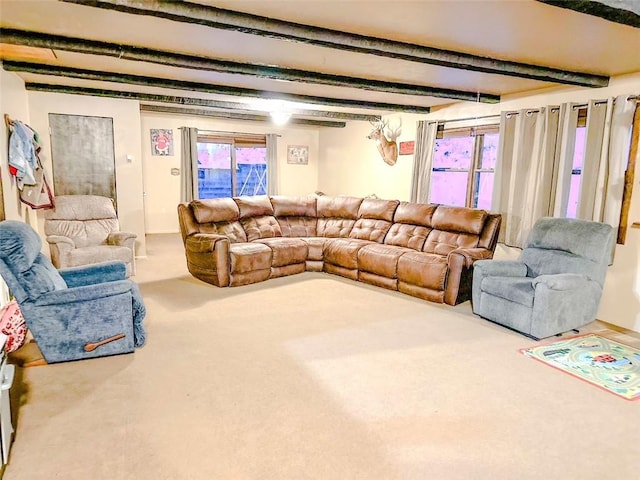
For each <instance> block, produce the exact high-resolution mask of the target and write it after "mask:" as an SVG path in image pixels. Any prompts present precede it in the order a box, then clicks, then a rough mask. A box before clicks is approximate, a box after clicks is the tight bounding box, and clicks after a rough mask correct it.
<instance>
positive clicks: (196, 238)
mask: <svg viewBox="0 0 640 480" xmlns="http://www.w3.org/2000/svg"><path fill="white" fill-rule="evenodd" d="M219 242H229V239H228V238H227V237H225V236H224V235H217V234H213V233H196V234H193V235H189V236H188V237H187V239H186V240H185V242H184V244H185V247H186V249H187V250H189V251H190V252H194V253H207V252H213V251H214V250H215V249H216V246H217V244H218V243H219Z"/></svg>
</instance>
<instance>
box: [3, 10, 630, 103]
mask: <svg viewBox="0 0 640 480" xmlns="http://www.w3.org/2000/svg"><path fill="white" fill-rule="evenodd" d="M79 3H80V4H78V3H74V2H63V1H54V0H41V1H33V0H32V1H29V0H26V1H25V0H23V1H11V0H1V1H0V23H1V26H2V28H3V33H6V32H7V30H6V29H16V30H20V31H28V32H36V33H37V34H48V35H58V36H64V37H73V38H74V39H75V44H78V43H82V42H81V41H80V40H81V39H84V40H92V41H102V42H108V43H110V44H117V45H124V46H128V47H145V48H148V49H153V50H156V51H160V53H161V54H162V52H171V53H178V54H183V55H190V56H195V57H198V58H204V59H218V60H225V61H231V62H239V63H240V64H242V65H246V64H253V65H257V66H275V67H279V68H281V69H298V70H303V71H307V72H315V73H326V74H331V75H334V76H335V75H339V76H346V77H352V78H354V79H359V80H360V82H359V84H360V86H359V87H355V86H335V85H328V84H321V83H315V82H310V81H308V80H309V79H308V76H307V75H305V74H304V72H303V73H302V75H301V78H300V79H299V80H297V81H289V80H282V79H276V78H264V77H261V76H257V75H255V74H237V73H224V72H220V71H211V70H204V69H195V68H184V67H177V66H170V65H166V64H159V63H152V62H148V61H140V60H127V59H125V58H118V56H117V54H118V52H117V50H116V51H115V54H114V53H113V52H112V53H111V54H110V55H98V54H95V53H82V52H78V51H69V50H77V48H76V47H73V48H69V50H67V49H64V48H61V47H60V46H59V45H57V46H54V48H53V51H54V53H55V58H48V59H47V58H43V59H37V60H33V59H27V58H26V57H25V56H24V53H16V52H13V51H12V49H11V48H9V49H8V50H7V49H6V48H3V53H2V55H3V59H4V60H5V65H4V67H5V69H7V70H12V71H16V73H18V75H20V76H21V77H22V78H23V79H24V80H25V82H27V88H29V85H30V84H33V83H37V84H47V85H62V86H70V87H88V88H101V89H104V90H108V91H120V92H138V93H155V94H162V95H173V96H180V97H190V98H202V99H209V100H225V101H232V102H244V103H249V104H250V105H254V103H255V102H254V101H255V100H256V99H257V98H258V97H262V98H272V97H276V96H279V95H278V94H285V95H306V96H313V97H319V98H320V99H327V98H328V99H333V100H344V99H346V100H351V101H354V102H355V104H354V105H350V106H343V107H339V106H337V105H335V104H334V105H327V104H323V102H321V101H319V100H318V98H316V99H309V101H301V100H299V101H298V102H296V105H294V106H293V107H292V108H298V109H299V108H309V109H316V110H322V111H343V112H346V111H349V112H355V113H366V114H373V115H382V114H387V113H389V112H390V110H389V109H387V108H369V107H367V108H361V107H360V106H358V102H377V103H385V104H393V105H399V107H397V108H396V109H398V110H399V109H401V108H402V107H403V106H404V107H411V106H414V107H431V106H438V105H443V104H448V103H452V102H454V101H458V99H456V98H455V96H454V97H451V96H450V95H448V94H447V95H445V96H442V95H438V96H432V95H428V96H425V95H416V94H412V92H415V90H416V89H418V88H420V87H431V88H436V89H449V90H457V91H461V92H463V93H465V94H469V95H471V96H472V98H476V99H477V95H478V93H480V94H487V95H494V96H502V95H508V94H513V93H517V92H521V91H527V90H534V89H539V88H545V87H553V86H562V83H560V82H559V81H557V80H551V81H549V80H538V79H531V78H523V77H520V76H517V75H505V74H503V73H483V72H480V71H471V70H468V69H465V68H451V67H443V66H438V65H432V64H426V63H420V62H417V61H410V60H407V59H398V58H390V57H388V56H379V55H375V54H372V53H361V52H355V51H346V50H344V49H337V48H329V47H327V46H319V45H312V44H309V43H302V42H299V41H293V40H287V39H281V38H270V37H265V36H260V35H255V34H250V33H241V32H239V31H233V30H226V29H220V28H213V27H211V26H207V25H198V24H194V23H187V22H185V21H177V20H171V19H167V18H159V17H156V16H153V15H149V13H153V12H154V11H161V10H163V9H166V8H167V7H166V5H164V6H163V4H161V3H159V2H154V1H150V0H149V1H134V0H107V1H93V2H84V3H93V4H103V5H105V6H107V7H109V6H113V5H112V4H119V5H120V6H126V7H140V8H142V9H148V10H151V12H146V13H147V14H133V13H126V12H122V11H116V10H113V9H108V8H97V7H94V6H88V5H83V4H82V3H83V2H79ZM622 3H624V2H622ZM184 6H186V7H189V6H191V7H195V8H192V9H190V10H189V9H187V10H184V8H183V10H182V12H183V13H184V12H185V11H187V12H188V13H189V15H192V16H196V17H198V16H200V17H199V18H205V17H202V15H205V16H207V15H209V16H208V17H206V18H209V19H211V18H217V17H215V12H213V13H212V12H211V11H207V10H206V8H205V9H203V8H198V7H217V8H222V9H227V10H233V11H236V12H246V13H249V14H253V15H259V16H262V17H269V18H272V19H279V20H286V21H288V22H295V23H297V24H303V25H310V26H316V27H322V28H325V29H332V30H337V31H338V32H347V33H353V34H359V35H367V36H370V37H376V38H378V39H385V40H394V41H399V42H405V43H409V44H413V45H415V46H423V47H433V48H437V49H444V50H448V51H453V52H458V53H460V54H472V55H476V56H479V57H484V58H483V59H481V60H496V62H493V63H495V64H496V65H497V68H502V65H501V62H504V61H507V62H518V63H524V64H530V65H533V66H538V67H550V68H553V69H560V70H565V71H568V72H569V73H570V72H580V73H584V74H595V75H601V76H606V77H610V76H617V75H622V74H627V73H632V72H639V71H640V53H639V52H640V28H636V27H634V26H630V25H625V24H621V23H616V22H614V21H609V20H606V19H603V18H600V17H598V16H593V15H587V14H584V13H579V12H576V11H573V10H569V9H565V8H559V7H556V6H552V5H548V4H545V3H542V2H538V1H534V0H510V1H439V0H431V1H426V0H423V1H389V0H386V1H377V0H362V1H360V0H351V1H348V0H342V1H338V0H324V1H316V0H298V1H273V0H255V1H250V0H245V1H238V0H218V1H208V0H201V1H199V2H194V3H192V4H188V3H187V4H182V6H181V7H184ZM203 12H204V13H203ZM626 13H629V12H626ZM211 15H213V16H211ZM636 16H637V15H636ZM252 21H254V22H258V24H260V25H261V24H262V23H260V22H259V21H258V20H256V19H252ZM254 24H255V23H254ZM264 25H265V28H271V27H270V25H269V22H266V23H264ZM308 36H309V38H311V37H313V33H312V32H311V31H309V34H308ZM9 37H10V35H3V38H4V39H0V42H6V43H20V42H23V44H25V42H26V44H28V45H34V44H33V43H29V42H28V41H22V40H21V41H16V40H15V39H14V40H10V39H9V40H8V38H9ZM79 39H80V40H79ZM42 43H43V40H40V43H36V45H38V46H45V47H46V46H51V45H48V44H47V43H46V37H45V40H44V44H42ZM72 43H73V42H72ZM347 43H350V42H347ZM45 52H46V51H45ZM114 55H116V56H114ZM448 58H454V59H455V55H454V54H452V53H449V55H448ZM16 62H18V63H16ZM25 62H27V63H28V64H29V65H27V66H25ZM33 64H35V66H34V65H33ZM43 66H45V67H46V68H47V69H46V70H42V67H43ZM49 66H55V67H65V68H68V67H70V68H73V69H80V70H82V71H85V70H89V71H91V72H88V73H90V74H91V75H90V76H91V77H93V78H92V79H88V78H79V76H82V77H87V75H88V73H87V72H82V74H79V73H78V72H77V71H76V72H73V71H72V72H69V71H65V70H64V69H56V70H55V71H52V70H51V69H50V68H49ZM29 70H31V72H30V71H29ZM520 70H521V69H520ZM34 71H38V72H40V73H34ZM298 73H300V72H298ZM105 74H118V75H117V76H116V77H113V76H112V77H111V78H105V77H104V75H105ZM123 75H125V77H126V78H125V77H123ZM127 75H128V76H127ZM309 75H311V74H309ZM132 76H145V77H149V78H150V79H147V80H145V81H144V82H140V81H139V80H138V79H136V78H135V77H132ZM154 79H157V80H154ZM114 80H115V81H114ZM158 80H160V81H162V80H165V81H166V80H173V81H178V83H175V84H171V85H168V84H167V83H166V82H165V83H162V82H160V83H159V82H158ZM128 81H129V82H130V81H133V82H134V83H133V84H132V83H127V82H128ZM349 81H351V80H349ZM371 81H384V82H391V83H394V84H405V88H404V90H402V93H398V90H397V89H395V90H394V91H380V90H379V89H377V90H372V89H371V88H372V87H371V85H369V84H368V83H367V82H371ZM184 82H197V83H198V84H200V85H188V84H185V83H184ZM406 84H409V87H408V88H406ZM217 86H223V87H238V88H242V89H247V90H248V91H245V92H240V93H243V95H242V96H238V95H236V94H231V95H228V94H227V95H223V94H219V93H210V92H211V91H216V90H215V89H216V87H217ZM411 86H415V87H411ZM258 92H262V93H258ZM265 92H266V93H265ZM244 94H248V96H246V95H244ZM280 96H281V95H280ZM148 103H152V102H148ZM155 103H157V102H155ZM329 103H331V102H329ZM334 103H335V102H334ZM174 106H175V105H174ZM227 107H229V105H227ZM249 108H255V107H254V106H250V107H249ZM258 108H262V107H258ZM391 110H393V109H391Z"/></svg>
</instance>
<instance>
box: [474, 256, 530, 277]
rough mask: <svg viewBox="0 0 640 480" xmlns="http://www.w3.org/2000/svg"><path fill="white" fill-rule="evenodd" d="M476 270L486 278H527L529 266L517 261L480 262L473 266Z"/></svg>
mask: <svg viewBox="0 0 640 480" xmlns="http://www.w3.org/2000/svg"><path fill="white" fill-rule="evenodd" d="M473 268H474V270H477V271H479V273H480V274H481V275H482V276H484V277H487V276H499V277H526V276H527V266H526V265H525V264H524V263H522V262H519V261H517V260H478V261H477V262H475V263H474V264H473Z"/></svg>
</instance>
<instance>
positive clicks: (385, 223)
mask: <svg viewBox="0 0 640 480" xmlns="http://www.w3.org/2000/svg"><path fill="white" fill-rule="evenodd" d="M399 203H400V202H399V201H398V200H380V199H377V198H365V199H364V200H362V203H361V204H360V208H359V209H358V219H357V220H356V223H355V224H354V225H353V228H352V229H351V232H350V233H349V238H357V239H359V240H370V241H372V242H378V243H382V241H383V240H384V237H385V235H386V234H387V232H388V231H389V228H390V227H391V222H392V220H393V214H394V213H395V211H396V208H397V207H398V204H399Z"/></svg>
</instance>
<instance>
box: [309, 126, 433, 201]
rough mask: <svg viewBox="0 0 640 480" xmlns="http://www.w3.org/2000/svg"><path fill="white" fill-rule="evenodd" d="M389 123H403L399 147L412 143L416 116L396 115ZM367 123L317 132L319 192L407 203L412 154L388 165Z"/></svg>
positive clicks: (400, 157)
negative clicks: (399, 120) (318, 144)
mask: <svg viewBox="0 0 640 480" xmlns="http://www.w3.org/2000/svg"><path fill="white" fill-rule="evenodd" d="M385 118H389V121H390V123H391V124H393V123H395V122H397V121H398V119H399V118H400V119H401V120H402V133H401V135H400V137H399V138H398V139H397V142H398V144H399V143H400V142H404V141H410V140H415V136H416V125H417V122H418V120H420V119H422V118H423V117H422V116H419V115H410V114H401V115H398V114H395V115H389V116H388V117H385ZM371 130H372V127H371V125H370V124H369V123H368V122H360V121H350V122H347V126H346V127H345V128H344V129H337V128H335V129H323V130H321V132H320V170H319V178H318V189H319V190H321V191H323V192H324V193H326V194H327V195H354V196H367V195H371V194H375V195H377V196H378V197H379V198H385V199H391V198H393V199H399V200H409V196H410V194H411V175H412V169H413V155H398V161H397V162H396V164H395V165H393V166H391V165H387V164H386V163H385V162H384V160H382V157H381V156H380V153H378V149H377V148H376V144H375V142H374V141H373V140H369V139H368V138H367V135H368V134H369V133H370V132H371Z"/></svg>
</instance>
